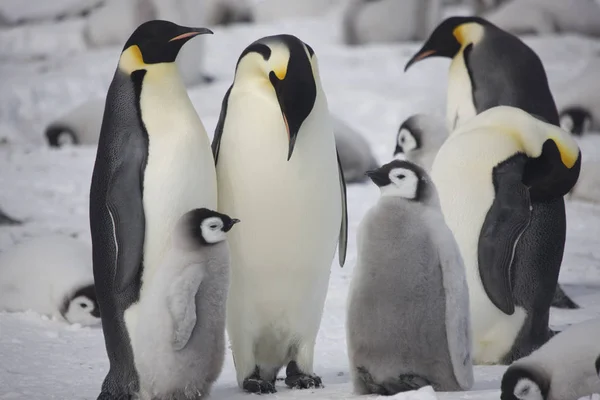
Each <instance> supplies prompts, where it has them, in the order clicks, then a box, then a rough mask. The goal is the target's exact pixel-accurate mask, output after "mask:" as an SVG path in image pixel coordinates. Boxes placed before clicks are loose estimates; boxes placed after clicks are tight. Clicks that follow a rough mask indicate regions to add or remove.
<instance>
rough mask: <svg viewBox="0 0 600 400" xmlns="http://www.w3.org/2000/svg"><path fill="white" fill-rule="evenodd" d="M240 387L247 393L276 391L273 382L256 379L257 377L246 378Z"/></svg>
mask: <svg viewBox="0 0 600 400" xmlns="http://www.w3.org/2000/svg"><path fill="white" fill-rule="evenodd" d="M242 388H243V389H244V390H245V391H246V392H249V393H256V394H263V393H276V392H277V389H275V385H274V383H271V382H268V381H265V380H262V379H257V378H246V379H244V383H243V384H242Z"/></svg>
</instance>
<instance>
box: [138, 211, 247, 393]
mask: <svg viewBox="0 0 600 400" xmlns="http://www.w3.org/2000/svg"><path fill="white" fill-rule="evenodd" d="M238 222H240V221H239V220H238V219H234V218H231V217H229V216H228V215H224V214H221V213H218V212H216V211H213V210H209V209H207V208H197V209H195V210H192V211H189V212H187V213H186V214H184V215H183V216H182V217H181V218H180V219H179V222H178V223H177V225H176V226H175V231H174V234H173V240H172V242H171V246H170V248H169V251H168V252H167V255H166V256H165V258H164V260H163V262H162V263H161V264H160V266H158V267H157V270H156V275H155V279H153V280H152V281H151V282H150V283H149V284H148V285H147V289H146V290H144V292H143V293H142V295H141V298H140V302H139V306H138V307H137V310H136V313H137V321H138V322H137V326H136V330H135V334H134V335H135V340H134V341H133V342H132V343H133V345H134V347H133V350H134V354H135V355H136V356H135V365H136V369H137V371H138V373H139V374H140V393H141V398H142V400H152V399H178V400H179V399H180V400H196V399H199V398H204V397H205V396H208V395H209V393H210V390H211V387H212V384H213V383H214V382H215V380H216V379H217V378H218V376H219V375H220V373H221V369H222V368H223V361H224V359H225V307H226V300H227V291H228V289H229V248H228V246H227V241H226V234H227V232H229V230H230V229H231V228H232V227H233V226H234V225H235V224H236V223H238ZM134 307H136V306H134Z"/></svg>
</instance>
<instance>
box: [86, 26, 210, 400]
mask: <svg viewBox="0 0 600 400" xmlns="http://www.w3.org/2000/svg"><path fill="white" fill-rule="evenodd" d="M205 33H211V32H210V31H209V30H208V29H205V28H188V27H184V26H179V25H176V24H174V23H171V22H168V21H161V20H153V21H149V22H146V23H144V24H142V25H140V26H139V27H138V28H137V29H136V30H135V31H134V32H133V34H132V35H131V37H130V38H129V40H128V41H127V43H126V44H125V46H124V48H123V52H122V53H121V57H120V59H119V64H118V67H117V70H116V72H115V75H114V77H113V81H112V83H111V85H110V88H109V90H108V94H107V97H106V105H105V109H104V117H103V120H102V128H101V130H100V138H99V141H98V150H97V154H96V162H95V165H94V171H93V174H92V183H91V189H90V229H91V234H92V246H93V264H94V279H95V282H96V291H97V295H98V303H99V305H100V311H101V315H102V327H103V332H104V338H105V342H106V350H107V353H108V358H109V362H110V370H109V372H108V375H107V376H106V378H105V380H104V382H103V384H102V390H101V394H100V396H99V399H106V400H110V399H122V398H131V397H132V396H135V395H136V393H137V391H138V390H139V376H138V374H137V373H136V370H135V366H134V358H135V352H134V351H133V350H132V343H131V341H132V340H134V338H135V335H134V334H133V333H134V332H135V325H136V314H135V312H129V311H132V310H129V309H130V308H131V306H132V305H133V304H134V303H136V302H138V300H139V299H140V294H141V293H142V292H143V291H144V290H145V287H146V285H148V284H149V283H151V282H152V279H153V275H154V272H155V270H156V268H157V266H158V265H159V264H160V263H161V262H162V259H163V256H164V254H165V252H166V250H167V248H168V244H169V240H170V236H171V233H172V231H173V226H174V225H175V223H176V222H177V219H178V218H179V217H180V216H181V215H183V214H184V213H185V212H187V211H189V210H191V209H194V208H199V207H210V208H213V209H214V208H216V202H217V197H216V195H217V193H216V175H215V169H214V161H213V158H212V154H211V150H210V141H209V139H208V136H207V134H206V131H205V129H204V126H203V125H202V122H201V121H200V118H199V117H198V115H197V114H196V111H195V110H194V107H193V106H192V103H191V101H190V99H189V97H188V95H187V92H186V90H185V87H184V84H183V81H182V78H181V76H180V74H179V72H178V69H177V66H176V65H175V59H176V57H177V53H178V52H179V50H180V49H181V48H182V46H183V45H184V44H185V43H186V42H187V41H188V40H190V39H191V38H193V37H194V36H196V35H199V34H205ZM134 348H135V346H134Z"/></svg>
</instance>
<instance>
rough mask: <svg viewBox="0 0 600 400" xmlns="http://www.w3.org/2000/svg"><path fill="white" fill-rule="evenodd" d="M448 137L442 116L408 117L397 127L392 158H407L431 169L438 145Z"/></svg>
mask: <svg viewBox="0 0 600 400" xmlns="http://www.w3.org/2000/svg"><path fill="white" fill-rule="evenodd" d="M447 138H448V129H447V128H446V125H445V123H444V120H443V119H442V118H438V117H437V116H434V115H428V114H415V115H412V116H410V117H408V118H407V119H406V120H405V121H404V122H402V124H401V125H400V128H398V133H397V134H396V148H395V149H394V158H398V159H407V160H409V161H412V162H414V163H415V164H417V165H420V166H422V167H423V168H425V170H426V171H430V170H431V166H432V165H433V160H434V159H435V156H436V154H437V152H438V150H439V149H440V146H441V145H442V144H443V143H444V141H445V140H446V139H447Z"/></svg>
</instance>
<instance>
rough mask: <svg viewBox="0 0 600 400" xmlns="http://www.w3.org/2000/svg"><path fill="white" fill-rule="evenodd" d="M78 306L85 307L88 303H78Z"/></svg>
mask: <svg viewBox="0 0 600 400" xmlns="http://www.w3.org/2000/svg"><path fill="white" fill-rule="evenodd" d="M79 306H80V307H81V308H87V307H88V305H87V304H85V303H79Z"/></svg>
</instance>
